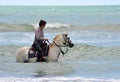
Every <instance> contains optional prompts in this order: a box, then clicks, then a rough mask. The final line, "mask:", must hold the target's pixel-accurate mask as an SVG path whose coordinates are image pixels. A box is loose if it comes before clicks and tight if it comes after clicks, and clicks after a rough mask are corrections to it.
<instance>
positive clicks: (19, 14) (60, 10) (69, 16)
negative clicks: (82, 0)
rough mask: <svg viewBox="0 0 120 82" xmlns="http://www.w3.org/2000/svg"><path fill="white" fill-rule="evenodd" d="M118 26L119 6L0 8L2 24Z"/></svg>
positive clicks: (119, 18) (119, 17)
mask: <svg viewBox="0 0 120 82" xmlns="http://www.w3.org/2000/svg"><path fill="white" fill-rule="evenodd" d="M40 19H45V20H46V21H47V22H49V23H56V21H57V23H65V24H66V23H67V24H72V25H93V24H119V21H120V6H0V22H2V23H37V22H38V21H39V20H40Z"/></svg>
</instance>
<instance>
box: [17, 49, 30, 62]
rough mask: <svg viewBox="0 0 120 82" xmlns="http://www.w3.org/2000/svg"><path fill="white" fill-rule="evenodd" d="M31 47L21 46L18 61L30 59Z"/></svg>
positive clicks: (18, 51)
mask: <svg viewBox="0 0 120 82" xmlns="http://www.w3.org/2000/svg"><path fill="white" fill-rule="evenodd" d="M29 48H30V47H21V48H19V49H18V50H17V52H16V61H17V62H26V61H27V60H28V50H29Z"/></svg>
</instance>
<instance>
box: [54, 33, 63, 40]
mask: <svg viewBox="0 0 120 82" xmlns="http://www.w3.org/2000/svg"><path fill="white" fill-rule="evenodd" d="M60 36H61V34H58V35H56V36H55V37H54V39H53V40H56V39H57V38H58V37H60Z"/></svg>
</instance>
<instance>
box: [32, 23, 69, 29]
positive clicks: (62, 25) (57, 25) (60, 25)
mask: <svg viewBox="0 0 120 82" xmlns="http://www.w3.org/2000/svg"><path fill="white" fill-rule="evenodd" d="M32 25H33V26H34V28H35V29H36V28H37V27H38V26H39V25H38V24H32ZM69 26H70V25H69V24H63V23H48V24H46V28H60V27H69Z"/></svg>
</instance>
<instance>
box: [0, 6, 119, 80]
mask: <svg viewBox="0 0 120 82" xmlns="http://www.w3.org/2000/svg"><path fill="white" fill-rule="evenodd" d="M40 19H44V20H46V21H47V22H48V23H47V26H46V29H47V30H48V31H45V37H47V38H48V39H49V41H50V42H52V40H53V38H54V37H55V35H57V34H59V33H63V32H64V31H67V32H68V35H69V37H70V38H71V40H72V41H73V43H74V44H75V47H74V48H72V49H69V51H68V53H67V54H65V56H64V57H60V58H59V62H50V63H24V64H23V63H17V62H16V60H15V56H16V54H15V52H16V50H17V49H18V48H20V47H21V46H31V44H32V42H33V40H34V32H33V31H30V32H29V31H28V32H25V31H24V30H26V29H24V27H27V28H29V26H31V25H36V24H37V23H38V22H39V20H40ZM8 23H10V24H8ZM91 25H93V26H94V27H96V28H97V29H98V30H99V29H100V28H102V30H100V31H96V30H95V29H94V28H91V29H92V30H91V29H88V30H87V29H86V30H81V28H87V27H85V26H88V27H91ZM2 27H4V28H6V29H8V30H7V31H6V32H2V31H3V29H2V30H0V64H1V65H0V81H10V82H15V81H16V82H17V81H19V82H22V81H24V82H30V81H32V82H42V81H54V82H56V81H57V82H59V81H60V82H65V81H66V82H76V81H77V82H79V81H83V82H86V81H87V82H119V81H120V65H119V62H120V55H119V54H120V36H119V35H120V31H119V27H120V6H0V28H2ZM12 27H14V28H15V29H14V31H11V30H9V28H12ZM16 28H19V29H22V30H23V31H24V32H21V31H19V29H18V30H17V32H16ZM71 29H73V30H71ZM106 29H108V30H110V32H107V31H105V30H106Z"/></svg>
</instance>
